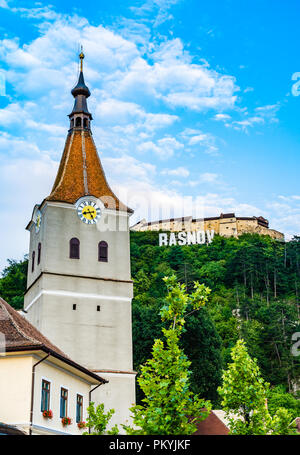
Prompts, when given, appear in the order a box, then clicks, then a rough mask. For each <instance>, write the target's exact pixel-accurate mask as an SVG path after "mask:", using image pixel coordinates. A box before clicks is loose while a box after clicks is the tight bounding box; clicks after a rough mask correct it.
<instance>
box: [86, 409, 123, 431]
mask: <svg viewBox="0 0 300 455" xmlns="http://www.w3.org/2000/svg"><path fill="white" fill-rule="evenodd" d="M87 411H88V418H87V421H86V426H87V428H90V432H87V431H85V432H84V433H83V434H84V435H90V434H91V435H102V434H111V435H114V434H118V433H119V430H118V427H117V425H114V426H113V427H112V428H111V430H106V428H107V425H108V423H109V421H110V419H111V418H112V415H113V414H114V413H115V410H114V409H110V410H109V411H107V413H105V412H104V404H103V403H101V404H99V405H98V406H96V408H95V403H94V402H93V401H92V402H91V403H90V404H89V407H88V408H87Z"/></svg>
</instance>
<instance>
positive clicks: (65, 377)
mask: <svg viewBox="0 0 300 455" xmlns="http://www.w3.org/2000/svg"><path fill="white" fill-rule="evenodd" d="M37 360H38V359H35V362H36V361H37ZM42 379H46V380H47V381H49V382H50V384H51V385H50V388H51V391H50V409H51V411H52V412H53V418H52V419H47V418H45V417H43V415H42V412H41V394H42ZM61 387H64V388H66V389H68V411H67V416H68V417H70V418H71V419H72V424H71V425H68V426H63V424H62V423H61V418H60V388H61ZM90 387H91V386H90V383H88V382H86V381H85V380H84V379H81V378H80V377H78V376H75V375H73V374H72V373H70V372H68V371H66V370H64V369H62V368H60V367H58V366H57V365H55V364H54V363H53V362H52V361H51V357H50V360H45V361H44V362H42V363H40V364H39V365H38V366H37V367H36V373H35V393H34V407H33V410H34V412H33V426H34V427H39V428H43V427H44V428H47V429H49V430H53V431H56V432H63V433H66V434H75V435H76V434H78V435H79V434H82V432H83V431H84V430H80V429H79V428H78V427H77V423H76V395H77V393H79V394H80V395H82V396H83V420H84V421H86V417H87V412H86V408H87V407H88V405H89V391H90Z"/></svg>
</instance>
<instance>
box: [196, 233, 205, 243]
mask: <svg viewBox="0 0 300 455" xmlns="http://www.w3.org/2000/svg"><path fill="white" fill-rule="evenodd" d="M197 243H199V244H200V245H203V243H205V232H204V231H197Z"/></svg>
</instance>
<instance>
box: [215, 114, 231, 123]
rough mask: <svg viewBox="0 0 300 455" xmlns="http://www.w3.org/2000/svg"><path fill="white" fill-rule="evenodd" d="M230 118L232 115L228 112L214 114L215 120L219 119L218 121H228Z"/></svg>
mask: <svg viewBox="0 0 300 455" xmlns="http://www.w3.org/2000/svg"><path fill="white" fill-rule="evenodd" d="M230 119H231V117H230V115H228V114H216V115H215V116H214V120H217V121H227V120H230Z"/></svg>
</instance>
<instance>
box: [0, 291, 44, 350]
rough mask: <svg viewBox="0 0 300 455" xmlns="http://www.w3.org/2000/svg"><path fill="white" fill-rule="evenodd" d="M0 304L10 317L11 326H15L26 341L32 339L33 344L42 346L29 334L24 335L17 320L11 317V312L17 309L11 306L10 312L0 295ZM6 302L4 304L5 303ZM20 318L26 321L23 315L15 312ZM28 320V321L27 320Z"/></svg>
mask: <svg viewBox="0 0 300 455" xmlns="http://www.w3.org/2000/svg"><path fill="white" fill-rule="evenodd" d="M0 304H2V308H4V311H5V312H6V313H7V315H8V318H9V319H10V321H11V323H12V324H13V326H14V327H15V329H16V330H17V332H18V333H19V334H20V335H22V336H23V337H24V338H26V339H27V340H28V341H32V342H33V343H34V344H38V345H41V346H42V343H41V342H40V341H38V340H36V339H35V338H32V337H30V336H29V335H26V333H24V331H23V330H22V329H21V328H20V326H19V324H17V322H16V321H15V320H14V318H13V313H14V311H15V312H16V313H17V311H16V310H15V309H14V308H13V307H12V306H11V309H12V310H13V311H12V314H11V313H10V312H9V311H8V309H7V308H6V305H8V303H7V302H5V300H3V299H2V298H1V297H0ZM5 304H6V305H5ZM17 314H18V315H19V316H20V317H21V318H23V319H24V320H25V321H27V319H26V318H24V316H22V315H21V314H20V313H17ZM27 322H29V321H27Z"/></svg>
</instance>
